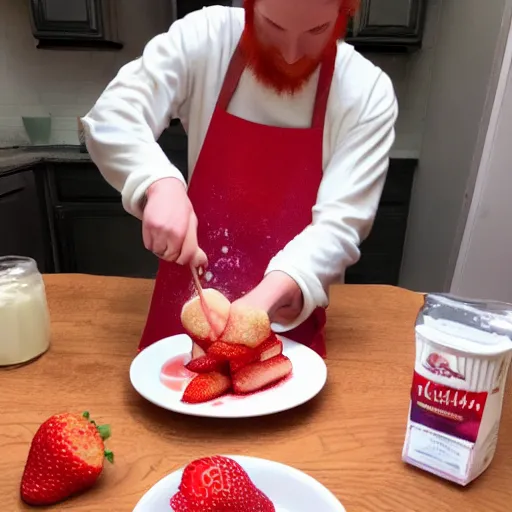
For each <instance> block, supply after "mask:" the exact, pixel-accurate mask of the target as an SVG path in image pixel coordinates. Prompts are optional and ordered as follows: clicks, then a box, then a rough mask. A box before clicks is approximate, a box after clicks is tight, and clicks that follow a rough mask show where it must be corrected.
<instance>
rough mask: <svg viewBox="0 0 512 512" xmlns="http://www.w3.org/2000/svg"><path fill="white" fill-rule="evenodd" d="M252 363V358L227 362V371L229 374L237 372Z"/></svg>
mask: <svg viewBox="0 0 512 512" xmlns="http://www.w3.org/2000/svg"><path fill="white" fill-rule="evenodd" d="M251 363H254V358H252V357H251V358H250V359H248V358H245V359H244V358H242V359H236V360H233V361H230V362H229V371H230V372H231V374H233V373H236V372H238V371H239V370H241V369H242V368H245V367H246V366H247V365H248V364H251Z"/></svg>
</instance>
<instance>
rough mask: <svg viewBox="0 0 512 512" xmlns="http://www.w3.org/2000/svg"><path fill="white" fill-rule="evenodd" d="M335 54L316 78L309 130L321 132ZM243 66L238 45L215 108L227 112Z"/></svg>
mask: <svg viewBox="0 0 512 512" xmlns="http://www.w3.org/2000/svg"><path fill="white" fill-rule="evenodd" d="M336 54H337V51H336V50H334V51H330V52H328V54H327V56H326V58H325V59H324V60H323V61H322V66H321V69H320V76H319V78H318V86H317V89H316V98H315V107H314V109H313V118H312V121H311V128H316V129H318V128H320V129H322V130H323V127H324V122H325V114H326V111H327V102H328V100H329V93H330V91H331V83H332V78H333V76H334V68H335V64H336ZM245 66H246V60H245V57H244V55H243V52H242V48H241V45H240V43H238V45H237V47H236V49H235V52H234V53H233V56H232V57H231V61H230V63H229V66H228V69H227V71H226V75H225V77H224V82H223V84H222V88H221V91H220V94H219V97H218V98H217V105H216V108H220V109H222V110H224V111H227V109H228V106H229V103H230V101H231V98H232V97H233V95H234V94H235V91H236V89H237V87H238V84H239V82H240V78H241V76H242V73H243V72H244V69H245Z"/></svg>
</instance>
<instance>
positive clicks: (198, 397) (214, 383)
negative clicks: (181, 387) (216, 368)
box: [181, 372, 231, 404]
mask: <svg viewBox="0 0 512 512" xmlns="http://www.w3.org/2000/svg"><path fill="white" fill-rule="evenodd" d="M230 387H231V379H230V378H229V377H227V376H226V375H223V374H222V373H220V372H211V373H201V374H199V375H197V376H196V377H194V378H193V379H192V380H191V381H190V382H189V383H188V386H187V387H186V388H185V391H184V392H183V397H182V398H181V400H182V402H185V403H187V404H199V403H203V402H209V401H210V400H213V399H215V398H218V397H219V396H222V395H223V394H224V393H226V392H227V391H228V390H229V389H230Z"/></svg>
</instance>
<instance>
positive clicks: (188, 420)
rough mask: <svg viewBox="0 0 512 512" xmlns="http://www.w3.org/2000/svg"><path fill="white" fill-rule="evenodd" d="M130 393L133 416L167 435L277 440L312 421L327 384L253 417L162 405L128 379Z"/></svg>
mask: <svg viewBox="0 0 512 512" xmlns="http://www.w3.org/2000/svg"><path fill="white" fill-rule="evenodd" d="M126 386H127V388H128V389H126V394H127V396H129V397H130V404H131V407H130V414H131V415H132V417H133V419H134V420H135V421H137V423H140V424H142V425H144V428H146V429H147V430H149V431H152V432H157V433H158V434H159V435H160V436H162V437H164V438H166V437H168V438H173V439H174V438H175V436H176V435H177V434H178V435H180V436H181V437H186V438H189V439H201V440H204V439H205V436H207V437H208V439H209V440H215V439H219V440H226V436H227V435H229V439H230V440H236V439H239V438H240V439H241V438H246V437H247V436H248V435H252V436H256V437H257V438H259V439H260V440H263V439H262V438H265V437H266V436H267V435H268V436H269V437H270V436H272V437H273V439H274V441H275V436H276V433H279V432H280V431H282V432H283V434H284V433H287V434H289V433H290V431H291V430H296V429H300V428H301V427H303V426H304V425H305V424H311V422H312V421H313V420H314V417H315V415H316V414H317V412H318V411H319V410H320V409H321V407H322V404H323V401H324V397H325V395H326V393H325V391H327V388H328V385H326V386H325V387H324V389H323V391H322V392H321V393H320V394H319V395H317V396H316V397H315V398H313V399H312V400H310V401H309V402H307V403H305V404H303V405H301V406H298V407H295V408H294V409H291V410H289V411H284V412H280V413H277V414H270V415H266V416H259V417H254V418H203V417H197V416H187V415H184V414H179V413H175V412H172V411H168V410H166V409H162V408H160V407H158V406H156V405H154V404H152V403H151V402H148V401H147V400H145V399H144V398H143V397H141V396H140V395H139V394H138V393H137V392H136V391H135V390H134V389H133V387H132V386H131V384H130V382H127V383H126Z"/></svg>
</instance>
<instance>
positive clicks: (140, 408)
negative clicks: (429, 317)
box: [0, 275, 512, 512]
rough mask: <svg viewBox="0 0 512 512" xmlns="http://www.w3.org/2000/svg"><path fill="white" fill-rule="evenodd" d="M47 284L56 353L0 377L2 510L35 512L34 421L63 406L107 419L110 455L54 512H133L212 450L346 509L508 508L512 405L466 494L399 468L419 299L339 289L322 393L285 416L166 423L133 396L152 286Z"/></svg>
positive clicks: (86, 280)
mask: <svg viewBox="0 0 512 512" xmlns="http://www.w3.org/2000/svg"><path fill="white" fill-rule="evenodd" d="M45 281H46V285H47V293H48V298H49V304H50V310H51V316H52V332H53V341H52V347H51V349H50V351H49V352H48V353H47V354H45V355H44V356H43V357H42V358H40V359H39V360H37V361H36V362H34V363H32V364H30V365H27V366H24V367H20V368H17V369H13V370H3V371H2V370H0V389H1V390H2V393H1V394H0V410H1V411H2V414H1V415H0V451H1V453H2V457H1V458H0V475H1V478H0V503H2V510H6V511H12V510H29V508H28V507H25V506H24V505H22V504H21V503H20V501H19V498H18V495H19V494H18V489H19V483H20V478H21V474H22V471H23V466H24V463H25V460H26V456H27V453H28V449H29V445H30V441H31V439H32V437H33V435H34V433H35V431H36V429H37V428H38V426H39V424H40V423H42V422H43V421H44V420H45V419H47V418H48V417H49V416H50V415H52V414H54V413H57V412H61V411H66V410H73V411H77V412H81V411H84V410H88V411H90V413H91V416H92V417H94V418H95V419H96V420H97V421H99V422H101V423H107V422H108V423H110V425H111V427H112V438H111V439H109V441H107V446H108V448H109V449H111V450H113V451H114V453H115V457H116V459H115V464H114V465H112V466H111V465H110V464H106V467H105V471H104V474H103V475H102V477H101V480H100V482H98V484H97V486H96V487H95V488H93V489H92V490H91V491H89V492H87V493H86V494H84V495H82V496H79V497H77V498H74V499H73V500H70V501H68V502H65V503H63V504H62V505H59V506H56V507H53V510H64V509H66V510H73V511H75V512H79V511H88V512H94V511H97V512H99V511H104V510H109V511H111V512H116V511H123V512H126V511H128V510H132V509H133V507H134V505H135V504H136V503H137V501H138V500H139V499H140V498H141V496H142V495H143V494H144V492H146V491H147V490H148V489H149V488H150V487H151V486H152V485H154V484H155V483H156V482H157V481H158V480H159V479H161V478H162V477H164V476H165V475H167V474H168V473H170V472H172V471H174V470H176V469H177V468H179V467H180V466H183V465H184V464H186V463H187V462H189V461H190V460H191V459H193V458H196V457H200V456H205V455H208V454H210V455H212V454H216V453H224V454H226V453H227V454H241V455H252V456H256V457H263V458H268V459H271V460H276V461H279V462H282V463H285V464H289V465H291V466H294V467H296V468H298V469H301V470H303V471H305V472H306V473H308V474H310V475H312V476H313V477H314V478H316V479H317V480H319V481H320V482H321V483H322V484H324V485H325V486H326V487H328V488H329V489H330V490H331V491H332V492H333V493H334V494H335V495H336V496H337V497H338V498H339V499H340V500H341V501H342V503H343V504H344V505H345V507H346V509H347V512H352V511H354V512H356V511H357V512H432V511H433V510H435V511H436V512H454V511H475V512H477V511H484V510H485V511H489V512H490V511H492V512H499V511H503V512H505V511H506V510H510V503H511V502H512V487H511V486H510V481H511V479H512V463H511V460H512V405H511V403H510V402H511V401H510V399H507V398H506V399H505V404H504V413H503V417H502V422H501V430H500V436H499V443H498V450H497V454H496V456H495V459H494V461H493V462H492V464H491V467H490V468H489V469H488V470H487V471H486V472H485V473H484V475H483V476H481V477H480V478H479V479H478V480H477V481H476V482H474V483H473V484H472V485H470V486H469V487H467V488H465V489H462V488H459V487H457V486H455V485H451V484H449V483H447V482H445V481H443V480H441V479H439V478H436V477H432V476H431V475H429V474H427V473H425V472H422V471H419V470H416V469H413V468H411V467H410V466H407V465H405V464H403V463H402V462H401V451H402V445H403V441H404V435H405V427H406V419H407V412H408V406H409V394H410V384H411V379H412V372H413V363H414V341H413V335H414V321H415V318H416V314H417V312H418V309H419V308H420V306H421V304H422V297H421V295H419V294H416V293H413V292H409V291H406V290H402V289H400V288H395V287H389V286H349V285H344V286H341V285H340V286H336V287H334V288H333V289H332V295H331V306H330V308H329V310H328V329H327V338H328V358H327V365H328V372H329V373H328V382H327V385H326V387H325V388H324V390H323V391H322V392H321V394H320V395H319V396H318V397H317V398H315V399H314V400H312V401H311V402H309V403H307V404H305V405H303V406H301V407H298V408H296V409H294V410H291V411H289V412H285V413H281V414H278V415H274V416H268V417H264V418H260V419H258V418H254V419H249V420H236V421H233V420H211V419H202V418H195V417H187V416H182V415H178V414H174V413H171V412H168V411H165V410H162V409H159V408H158V407H156V406H154V405H152V404H150V403H149V402H147V401H146V400H144V399H143V398H142V397H140V396H139V395H138V394H137V393H136V392H135V390H134V389H133V388H132V386H131V384H130V381H129V367H130V363H131V361H132V359H133V357H134V356H135V354H136V349H137V344H138V340H139V336H140V334H141V331H142V328H143V325H144V321H145V317H146V314H147V310H148V303H149V300H150V296H151V291H152V286H153V282H152V281H150V280H143V279H128V278H115V277H94V276H86V275H47V276H45ZM509 395H510V393H509ZM291 492H293V491H292V490H291ZM318 512H320V511H318Z"/></svg>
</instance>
